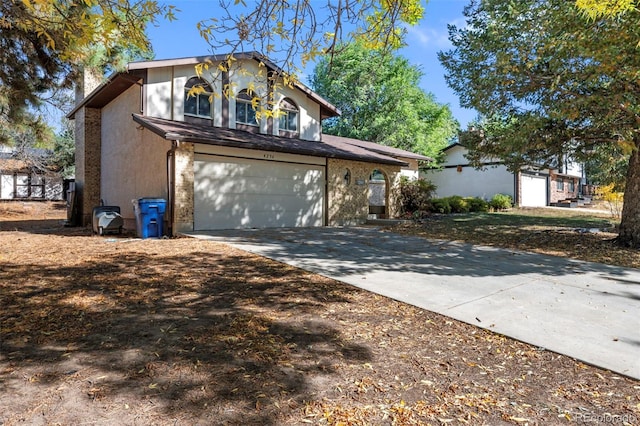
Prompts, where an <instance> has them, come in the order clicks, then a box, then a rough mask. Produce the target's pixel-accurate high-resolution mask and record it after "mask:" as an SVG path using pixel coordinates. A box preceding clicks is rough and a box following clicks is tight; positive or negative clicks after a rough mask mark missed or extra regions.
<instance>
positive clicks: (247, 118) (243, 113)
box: [236, 89, 258, 126]
mask: <svg viewBox="0 0 640 426" xmlns="http://www.w3.org/2000/svg"><path fill="white" fill-rule="evenodd" d="M252 99H253V97H252V96H251V95H249V92H248V91H247V90H246V89H245V90H243V91H241V92H240V93H238V96H236V123H240V124H249V125H252V126H257V125H258V120H256V110H255V109H253V104H252V102H251V101H252Z"/></svg>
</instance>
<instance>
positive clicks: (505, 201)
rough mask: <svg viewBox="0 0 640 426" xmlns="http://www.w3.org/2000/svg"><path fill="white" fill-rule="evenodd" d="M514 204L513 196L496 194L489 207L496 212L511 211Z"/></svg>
mask: <svg viewBox="0 0 640 426" xmlns="http://www.w3.org/2000/svg"><path fill="white" fill-rule="evenodd" d="M512 204H513V200H512V199H511V196H510V195H506V194H496V195H494V196H493V197H492V198H491V201H489V206H490V207H491V208H492V209H493V210H496V211H497V210H507V209H510V208H511V205H512Z"/></svg>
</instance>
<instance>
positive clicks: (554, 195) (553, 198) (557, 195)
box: [549, 174, 580, 203]
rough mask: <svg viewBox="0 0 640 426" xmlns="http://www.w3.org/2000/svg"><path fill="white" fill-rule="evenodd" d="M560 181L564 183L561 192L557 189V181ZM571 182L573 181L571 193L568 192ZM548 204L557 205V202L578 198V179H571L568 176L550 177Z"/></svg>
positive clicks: (554, 175)
mask: <svg viewBox="0 0 640 426" xmlns="http://www.w3.org/2000/svg"><path fill="white" fill-rule="evenodd" d="M560 179H562V181H563V182H564V188H563V189H562V190H560V189H558V180H560ZM571 181H573V189H574V190H573V191H570V190H569V189H570V187H571ZM550 182H551V183H550V189H551V191H550V196H549V198H550V200H549V202H550V203H557V202H558V201H564V200H568V199H571V198H577V197H578V192H579V191H578V189H579V186H580V179H578V178H573V177H569V176H560V175H556V174H551V175H550Z"/></svg>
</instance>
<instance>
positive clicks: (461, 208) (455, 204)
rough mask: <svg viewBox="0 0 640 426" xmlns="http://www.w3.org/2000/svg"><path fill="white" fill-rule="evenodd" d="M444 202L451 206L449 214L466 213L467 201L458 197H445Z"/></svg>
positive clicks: (467, 208)
mask: <svg viewBox="0 0 640 426" xmlns="http://www.w3.org/2000/svg"><path fill="white" fill-rule="evenodd" d="M446 200H447V201H448V202H449V206H451V213H468V212H469V205H468V204H467V201H466V200H465V199H464V198H462V197H461V196H459V195H452V196H451V197H447V198H446Z"/></svg>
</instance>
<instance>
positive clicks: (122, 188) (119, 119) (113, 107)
mask: <svg viewBox="0 0 640 426" xmlns="http://www.w3.org/2000/svg"><path fill="white" fill-rule="evenodd" d="M139 90H140V89H139V87H138V86H133V87H131V88H130V89H129V90H127V91H126V92H125V93H123V94H122V95H120V96H119V97H118V98H117V99H115V100H114V101H112V102H111V103H109V104H108V105H107V106H105V107H104V108H103V109H102V172H101V181H100V183H101V198H102V199H103V200H104V202H105V204H107V205H117V206H120V209H121V212H122V216H123V218H124V219H125V228H128V229H135V215H134V210H133V204H132V200H134V199H138V198H142V197H152V198H164V199H165V200H166V199H167V177H166V175H167V172H166V170H167V160H166V156H167V151H168V150H169V149H170V148H171V143H170V142H169V141H166V140H164V139H162V138H160V137H159V136H157V135H155V134H153V133H152V132H150V131H149V130H146V129H142V128H141V127H140V126H137V125H136V124H135V122H134V121H133V119H132V118H131V114H132V113H134V112H136V109H137V107H138V105H139V102H138V101H139V96H140V92H139Z"/></svg>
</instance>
